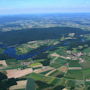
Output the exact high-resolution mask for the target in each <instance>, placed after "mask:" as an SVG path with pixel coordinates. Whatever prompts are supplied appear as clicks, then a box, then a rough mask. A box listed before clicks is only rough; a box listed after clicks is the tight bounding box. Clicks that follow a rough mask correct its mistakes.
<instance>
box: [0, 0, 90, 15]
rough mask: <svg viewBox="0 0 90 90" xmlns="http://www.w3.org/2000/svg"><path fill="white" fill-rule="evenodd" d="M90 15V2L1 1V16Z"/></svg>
mask: <svg viewBox="0 0 90 90" xmlns="http://www.w3.org/2000/svg"><path fill="white" fill-rule="evenodd" d="M47 13H90V0H1V1H0V15H13V14H47Z"/></svg>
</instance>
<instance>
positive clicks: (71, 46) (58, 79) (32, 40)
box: [0, 14, 90, 90]
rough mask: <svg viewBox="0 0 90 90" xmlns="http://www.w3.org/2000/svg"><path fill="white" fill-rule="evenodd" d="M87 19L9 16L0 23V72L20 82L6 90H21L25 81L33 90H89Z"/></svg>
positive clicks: (89, 33)
mask: <svg viewBox="0 0 90 90" xmlns="http://www.w3.org/2000/svg"><path fill="white" fill-rule="evenodd" d="M86 16H87V17H86ZM89 16H90V14H85V17H84V16H82V17H81V16H80V14H74V15H73V16H72V14H65V15H63V14H55V15H41V16H40V15H39V16H35V17H34V16H29V15H27V16H26V17H25V16H12V17H9V21H8V20H7V19H5V21H4V22H3V23H0V72H2V73H4V74H5V75H7V78H20V79H22V80H21V81H18V83H17V85H15V86H12V87H10V90H25V88H26V83H27V80H28V79H29V78H32V79H33V80H34V83H35V84H36V90H64V89H65V90H89V89H88V88H90V37H89V35H90V26H89V24H90V21H89V20H90V19H89ZM13 17H14V18H16V19H15V20H13V19H12V18H13ZM19 17H20V18H19ZM54 17H57V18H56V19H55V18H54ZM3 18H7V17H2V19H1V20H3ZM33 18H34V19H33ZM66 18H67V19H66ZM78 18H79V19H78ZM23 22H24V23H23ZM39 22H40V23H39ZM16 25H17V28H16ZM23 79H24V80H23ZM58 88H59V89H58ZM60 88H61V89H60Z"/></svg>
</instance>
